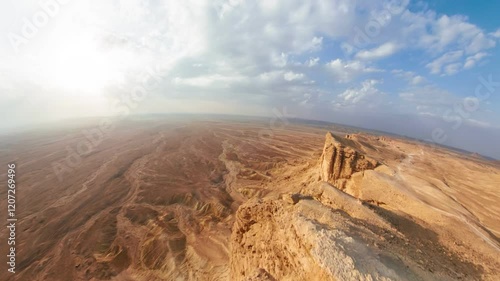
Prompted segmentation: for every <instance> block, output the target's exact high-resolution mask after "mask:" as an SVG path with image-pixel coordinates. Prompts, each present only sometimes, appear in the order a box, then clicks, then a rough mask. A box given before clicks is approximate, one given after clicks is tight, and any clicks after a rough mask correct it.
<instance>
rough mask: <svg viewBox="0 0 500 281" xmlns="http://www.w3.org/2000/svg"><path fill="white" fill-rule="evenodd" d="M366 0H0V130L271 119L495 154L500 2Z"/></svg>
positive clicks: (499, 129) (499, 134) (499, 133)
mask: <svg viewBox="0 0 500 281" xmlns="http://www.w3.org/2000/svg"><path fill="white" fill-rule="evenodd" d="M373 2H375V1H368V0H365V1H349V0H334V1H331V0H314V1H307V2H304V1H298V0H288V1H287V0H259V1H243V0H217V1H209V0H200V1H195V0H187V1H152V0H151V1H148V0H115V1H95V0H91V1H70V0H64V1H63V0H45V1H41V2H39V1H4V2H3V3H2V4H0V7H1V9H0V33H2V35H3V36H2V37H1V39H0V61H1V63H0V93H1V94H0V95H1V99H0V118H1V120H2V122H0V129H4V130H5V129H8V128H14V127H18V126H27V125H34V124H37V123H40V122H57V121H58V120H61V119H67V118H79V117H90V116H115V115H120V114H122V115H123V114H124V112H127V114H128V113H130V114H149V113H181V112H184V113H221V114H238V115H256V116H270V117H271V116H274V115H276V114H281V115H284V116H287V117H296V118H304V119H314V120H324V121H330V122H335V123H341V124H346V125H354V126H358V127H363V128H368V129H376V130H382V131H388V132H392V133H396V134H401V135H407V136H410V137H416V138H420V139H424V140H430V141H434V142H437V143H440V144H443V145H448V146H454V147H458V148H461V149H466V150H469V151H472V152H478V153H481V154H483V155H486V156H491V157H495V158H497V159H500V150H499V149H498V141H499V140H500V125H499V124H500V122H499V121H500V98H499V95H498V92H499V89H500V70H499V69H498V68H497V67H496V66H498V65H499V63H500V56H499V55H500V51H499V48H498V44H499V39H500V21H499V20H498V17H497V16H496V11H498V10H499V8H500V3H497V2H496V1H482V2H480V3H472V2H471V1H465V0H458V1H441V2H439V4H437V3H436V1H405V0H399V1H376V3H373ZM443 2H446V3H443Z"/></svg>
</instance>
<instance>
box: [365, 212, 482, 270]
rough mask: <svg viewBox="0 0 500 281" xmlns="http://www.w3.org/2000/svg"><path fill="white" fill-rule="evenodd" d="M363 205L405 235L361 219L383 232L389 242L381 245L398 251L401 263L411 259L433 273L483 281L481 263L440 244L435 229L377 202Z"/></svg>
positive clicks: (377, 231)
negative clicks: (471, 261)
mask: <svg viewBox="0 0 500 281" xmlns="http://www.w3.org/2000/svg"><path fill="white" fill-rule="evenodd" d="M363 204H364V205H365V206H367V207H368V208H370V209H372V210H373V211H374V212H375V213H377V214H378V215H379V216H381V217H382V218H384V219H385V220H386V221H387V222H389V223H390V224H391V225H392V226H393V227H394V228H396V229H397V230H398V231H399V232H400V233H401V234H403V235H404V237H405V238H406V239H405V238H401V237H398V236H397V235H392V234H390V233H388V231H387V230H385V229H382V228H380V227H378V226H375V225H373V224H367V223H366V221H364V222H363V221H359V223H362V224H364V225H365V226H366V227H368V228H369V229H370V230H371V231H373V232H374V233H378V234H380V235H382V236H383V237H384V238H385V239H386V241H385V243H382V245H379V246H380V248H382V249H384V247H385V248H386V249H387V250H389V251H390V252H393V253H398V254H399V256H400V257H398V259H399V260H400V261H401V262H402V261H403V260H412V261H414V262H415V263H416V264H418V267H419V268H420V269H421V270H423V271H428V272H430V273H432V274H437V273H444V274H446V275H448V276H450V277H452V278H453V279H454V280H481V278H482V274H483V272H484V270H483V267H482V266H477V265H475V264H473V263H470V262H468V261H466V260H465V257H462V256H460V255H459V254H457V253H455V252H453V251H451V250H449V249H448V248H447V247H445V246H444V245H442V244H441V243H440V241H439V236H438V234H437V233H436V232H434V231H432V230H430V229H427V228H425V227H423V226H422V225H420V224H419V223H418V222H417V221H416V219H414V218H411V217H410V216H408V215H406V214H404V213H396V212H393V211H390V210H387V209H384V208H382V207H380V206H377V205H374V204H370V203H363ZM391 250H392V251H391ZM384 258H387V259H391V258H389V256H386V257H381V259H384ZM384 262H386V261H384ZM392 262H394V260H392ZM406 266H408V265H406Z"/></svg>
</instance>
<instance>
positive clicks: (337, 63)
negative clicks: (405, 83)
mask: <svg viewBox="0 0 500 281" xmlns="http://www.w3.org/2000/svg"><path fill="white" fill-rule="evenodd" d="M326 66H327V67H328V68H329V69H330V70H331V71H332V72H333V74H334V75H335V77H336V78H337V81H338V82H341V83H346V82H350V81H352V80H353V79H354V78H356V77H358V76H360V75H363V74H366V73H375V72H382V70H381V69H377V68H373V67H369V66H367V65H365V64H364V63H363V62H361V61H343V60H341V59H335V60H332V61H330V62H329V63H327V64H326Z"/></svg>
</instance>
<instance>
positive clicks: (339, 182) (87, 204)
mask: <svg viewBox="0 0 500 281" xmlns="http://www.w3.org/2000/svg"><path fill="white" fill-rule="evenodd" d="M96 128H99V126H98V125H95V124H80V125H78V126H75V127H72V128H71V129H68V128H66V129H47V130H43V131H32V132H24V133H19V134H16V135H14V136H9V137H6V136H3V137H2V138H1V139H0V155H1V157H0V162H1V167H6V166H7V162H11V161H15V162H16V163H17V174H18V193H17V197H18V203H17V208H18V210H17V216H18V218H19V221H18V229H17V249H18V253H17V256H18V260H17V268H16V269H17V273H16V274H14V275H12V274H9V273H8V272H7V271H6V266H5V265H6V262H7V257H6V255H4V253H3V252H2V254H1V255H0V264H1V265H2V268H1V271H0V280H33V281H35V280H121V281H131V280H140V281H153V280H500V239H499V237H500V220H499V218H500V205H499V202H500V192H499V183H500V165H499V163H498V162H494V161H491V160H485V159H481V158H479V157H475V156H473V155H465V154H461V153H459V152H455V151H451V150H448V149H444V148H438V147H434V146H430V145H424V144H422V143H417V142H415V141H411V140H406V139H402V138H398V137H394V136H382V135H374V134H371V133H368V132H357V131H355V130H353V129H346V128H341V127H336V126H333V125H330V126H323V127H320V126H311V125H307V126H306V125H305V124H292V123H290V124H287V125H286V126H280V127H279V128H274V126H270V123H269V121H262V120H261V121H250V120H239V121H231V120H180V119H179V120H177V119H176V120H173V121H168V120H155V119H151V120H150V119H144V120H143V119H137V120H133V121H127V122H122V123H119V124H116V128H114V129H113V130H111V131H110V132H108V133H105V134H103V135H102V136H101V135H99V133H96ZM328 132H332V133H333V135H332V134H330V133H328ZM101 137H104V138H103V140H102V141H101V140H100V138H101ZM89 138H90V139H91V140H93V141H94V143H93V144H91V145H90V148H91V149H89V147H88V142H86V140H87V141H89V140H88V139H89ZM84 144H86V145H87V147H85V145H84ZM78 151H80V152H81V151H85V152H88V153H86V154H85V155H79V152H78ZM5 172H6V170H5V169H4V170H2V171H1V172H0V173H1V178H2V179H5V175H6V174H5ZM3 182H5V181H4V180H2V184H3ZM0 198H2V200H0V209H1V210H6V209H7V203H6V201H5V200H4V198H6V189H5V188H2V189H1V190H0ZM1 214H2V217H1V219H2V221H5V219H6V217H5V212H4V211H2V213H1ZM7 235H8V233H7V230H6V229H5V227H4V228H2V229H1V231H0V241H6V238H7ZM2 243H3V242H2ZM5 246H6V245H2V246H0V249H2V250H3V249H4V248H5Z"/></svg>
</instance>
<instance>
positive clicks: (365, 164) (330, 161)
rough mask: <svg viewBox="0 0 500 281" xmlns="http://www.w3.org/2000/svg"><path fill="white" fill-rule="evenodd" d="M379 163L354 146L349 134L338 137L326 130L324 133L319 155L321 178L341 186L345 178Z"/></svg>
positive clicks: (370, 168)
mask: <svg viewBox="0 0 500 281" xmlns="http://www.w3.org/2000/svg"><path fill="white" fill-rule="evenodd" d="M378 165H379V163H378V162H377V161H376V160H374V159H372V158H370V157H367V156H366V155H363V154H362V153H361V152H359V151H358V150H357V149H356V148H355V142H354V141H352V140H351V136H349V135H348V136H347V137H346V138H340V137H336V136H334V135H333V134H332V133H330V132H328V133H327V134H326V141H325V146H324V148H323V154H322V155H321V180H322V181H326V182H329V183H331V184H334V185H336V186H339V187H342V186H343V183H344V182H345V180H346V179H350V178H351V175H352V174H354V173H356V172H360V171H364V170H372V169H374V168H375V167H377V166H378Z"/></svg>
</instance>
